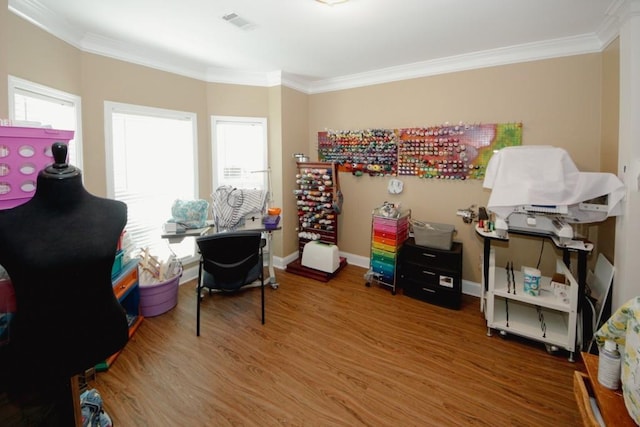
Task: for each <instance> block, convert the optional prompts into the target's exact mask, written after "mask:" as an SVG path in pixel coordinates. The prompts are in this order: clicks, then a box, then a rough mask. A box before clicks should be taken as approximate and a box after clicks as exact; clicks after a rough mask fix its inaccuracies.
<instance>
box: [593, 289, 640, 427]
mask: <svg viewBox="0 0 640 427" xmlns="http://www.w3.org/2000/svg"><path fill="white" fill-rule="evenodd" d="M595 338H596V343H597V344H598V348H602V346H603V345H604V342H605V340H613V341H615V343H616V344H618V348H619V349H620V355H621V358H622V368H621V382H622V394H623V397H624V404H625V406H626V407H627V411H628V412H629V415H630V416H631V418H633V420H634V421H635V422H636V424H638V425H640V297H636V298H633V299H631V300H629V301H627V302H626V303H625V304H624V305H622V306H621V307H620V308H619V309H618V310H617V311H616V312H615V313H614V314H613V315H612V316H611V318H610V319H609V320H608V321H607V322H606V323H605V324H604V325H602V327H601V328H600V329H599V330H598V332H596V334H595Z"/></svg>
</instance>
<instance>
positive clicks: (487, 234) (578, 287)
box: [474, 224, 593, 361]
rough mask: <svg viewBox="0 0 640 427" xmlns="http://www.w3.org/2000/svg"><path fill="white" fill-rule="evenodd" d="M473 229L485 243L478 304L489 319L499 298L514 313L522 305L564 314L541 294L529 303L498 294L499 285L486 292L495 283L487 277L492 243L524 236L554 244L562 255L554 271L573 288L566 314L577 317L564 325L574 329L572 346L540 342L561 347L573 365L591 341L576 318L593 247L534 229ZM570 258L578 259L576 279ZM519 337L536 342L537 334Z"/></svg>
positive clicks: (561, 305) (561, 306)
mask: <svg viewBox="0 0 640 427" xmlns="http://www.w3.org/2000/svg"><path fill="white" fill-rule="evenodd" d="M474 228H475V231H476V233H477V234H478V235H479V236H480V237H482V238H483V239H484V249H483V256H482V259H483V275H482V279H483V292H482V296H481V300H480V301H481V310H483V311H484V312H485V317H487V316H488V307H487V306H488V305H489V302H490V298H499V299H500V300H498V302H499V303H501V304H505V305H509V304H510V303H509V301H511V305H513V309H514V310H516V311H517V310H518V309H519V307H520V306H519V304H524V305H525V306H534V307H535V306H536V305H539V306H541V307H543V308H545V309H546V310H553V311H554V312H555V313H558V312H563V313H567V311H566V306H565V305H564V303H559V302H558V301H552V300H550V299H549V298H545V297H544V293H542V295H539V296H535V297H534V296H532V297H530V298H532V299H531V300H530V299H528V298H527V297H526V296H524V295H518V294H517V293H516V295H515V296H514V295H505V294H504V291H502V290H501V289H502V288H501V286H505V285H504V284H501V285H500V284H497V285H496V284H494V285H495V286H497V288H494V291H493V294H492V293H491V292H489V289H490V288H491V286H492V282H495V280H494V279H493V278H492V277H490V270H491V268H490V266H491V262H492V259H493V260H494V261H493V262H494V263H495V254H494V253H493V249H492V248H491V242H492V241H493V240H497V241H503V242H504V241H509V240H510V239H511V235H515V236H517V235H523V236H529V237H534V238H541V239H549V240H551V242H552V243H553V244H554V246H555V247H556V248H558V249H559V250H560V251H562V261H561V262H560V261H558V262H557V268H556V271H557V272H558V273H560V270H563V273H561V274H564V275H565V277H566V278H567V279H566V280H567V281H569V282H570V283H571V284H572V285H574V286H571V287H570V289H571V300H570V302H569V306H570V309H569V310H570V311H569V312H572V311H573V310H574V306H575V312H576V316H575V320H574V316H573V315H572V316H570V317H569V318H568V319H566V320H567V321H570V322H571V323H570V324H569V325H568V326H567V328H572V329H573V331H572V337H573V340H572V341H573V343H572V344H570V345H569V344H568V343H566V342H565V339H564V338H563V339H560V340H559V341H560V342H561V343H562V344H557V343H555V342H551V340H550V339H545V340H543V342H545V343H546V344H548V345H555V346H558V347H562V348H565V349H567V350H569V351H570V353H571V354H570V356H569V360H570V361H573V357H574V353H575V352H576V351H578V350H579V348H580V345H581V344H584V343H588V342H589V341H590V340H591V336H590V334H592V333H593V331H592V330H591V326H590V325H589V322H588V321H587V319H585V318H582V316H580V315H579V314H580V313H581V312H582V301H583V299H584V291H585V287H586V282H587V255H588V254H589V253H590V252H591V251H592V250H593V244H592V243H591V242H588V241H584V240H579V239H570V240H567V239H560V238H559V237H558V236H556V235H554V234H550V233H546V232H543V233H540V232H536V231H535V230H533V229H532V230H521V229H509V230H508V232H504V231H502V232H500V233H498V232H496V231H495V230H489V231H487V230H485V229H483V227H481V226H480V225H478V224H477V225H476V226H475V227H474ZM572 254H576V255H577V267H576V269H575V271H576V273H577V276H574V275H573V274H572V273H571V258H572ZM492 256H493V258H492ZM514 274H515V272H514ZM518 277H520V275H519V276H518ZM545 280H546V281H548V280H549V279H548V278H547V279H545V278H541V283H543V284H544V282H545ZM519 283H522V281H520V282H519ZM496 289H497V290H496ZM496 292H497V293H496ZM514 297H515V298H514ZM520 298H523V299H520ZM555 313H554V314H555ZM554 314H553V315H551V314H550V315H548V318H549V320H551V319H554V318H555V315H554ZM543 316H544V313H543ZM565 316H566V315H565ZM534 317H535V322H537V321H538V320H537V319H538V317H537V313H536V316H534ZM511 320H513V319H511ZM505 322H506V319H505ZM578 322H581V325H580V326H581V327H578ZM550 325H551V326H553V325H555V322H554V323H552V322H551V321H550V322H549V324H547V328H549V326H550ZM488 326H489V325H488ZM560 328H561V329H562V331H564V327H562V326H560ZM495 329H500V330H504V329H501V328H499V327H495ZM511 329H512V331H513V330H514V327H511ZM522 329H523V331H526V330H527V329H526V328H522ZM505 332H506V331H505ZM549 332H550V333H551V335H552V336H553V332H552V331H551V330H550V331H549ZM579 333H581V335H579ZM562 334H564V332H562ZM521 335H522V336H526V337H528V338H532V339H537V338H536V337H538V338H539V334H537V332H536V333H530V334H526V335H525V333H524V332H523V333H522V334H521ZM530 335H532V336H530ZM538 340H540V339H538Z"/></svg>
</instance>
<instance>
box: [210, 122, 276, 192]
mask: <svg viewBox="0 0 640 427" xmlns="http://www.w3.org/2000/svg"><path fill="white" fill-rule="evenodd" d="M211 129H213V131H212V139H213V142H212V144H213V146H212V149H211V153H212V156H213V159H212V162H211V164H212V165H213V174H212V176H213V187H212V188H213V189H214V190H215V189H216V188H218V187H220V186H222V185H230V186H232V187H234V188H246V189H252V188H255V189H259V190H269V188H268V179H269V177H268V173H267V172H266V171H267V119H266V118H261V117H258V118H256V117H229V116H213V117H212V121H211Z"/></svg>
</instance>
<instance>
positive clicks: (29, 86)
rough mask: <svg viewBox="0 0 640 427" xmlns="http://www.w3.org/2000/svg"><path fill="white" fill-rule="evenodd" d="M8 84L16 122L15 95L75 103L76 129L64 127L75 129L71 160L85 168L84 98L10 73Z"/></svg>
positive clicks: (12, 114)
mask: <svg viewBox="0 0 640 427" xmlns="http://www.w3.org/2000/svg"><path fill="white" fill-rule="evenodd" d="M7 82H8V83H7V84H8V103H9V119H10V120H12V121H13V122H16V118H15V113H16V111H15V102H14V99H15V95H16V93H18V94H20V93H21V92H22V93H25V92H26V93H27V94H29V95H31V96H33V97H38V98H44V99H46V100H49V99H53V100H57V101H60V102H64V103H69V104H71V105H73V107H74V109H75V120H76V129H64V130H73V131H74V135H73V142H74V149H75V157H76V158H75V159H73V160H72V161H70V163H72V164H73V166H76V167H77V168H78V169H80V170H82V169H83V148H82V146H83V144H82V98H80V97H79V96H78V95H74V94H72V93H68V92H64V91H62V90H58V89H54V88H52V87H49V86H45V85H42V84H38V83H34V82H32V81H29V80H25V79H21V78H19V77H16V76H12V75H9V76H8V79H7Z"/></svg>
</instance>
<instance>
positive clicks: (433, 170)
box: [397, 123, 522, 180]
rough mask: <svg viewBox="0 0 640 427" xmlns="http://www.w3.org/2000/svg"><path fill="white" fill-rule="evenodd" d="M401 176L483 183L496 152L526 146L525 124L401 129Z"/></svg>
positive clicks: (458, 125) (399, 158) (446, 125)
mask: <svg viewBox="0 0 640 427" xmlns="http://www.w3.org/2000/svg"><path fill="white" fill-rule="evenodd" d="M397 133H398V139H399V142H398V175H414V176H418V177H420V178H435V179H463V180H464V179H483V178H484V173H485V168H486V166H487V163H488V162H489V159H490V158H491V155H492V154H493V152H494V150H499V149H500V148H503V147H507V146H514V145H522V124H521V123H510V124H475V125H466V124H462V123H460V124H457V125H449V124H445V125H442V126H433V127H427V128H407V129H399V130H398V131H397Z"/></svg>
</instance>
